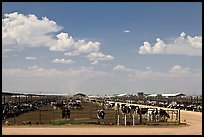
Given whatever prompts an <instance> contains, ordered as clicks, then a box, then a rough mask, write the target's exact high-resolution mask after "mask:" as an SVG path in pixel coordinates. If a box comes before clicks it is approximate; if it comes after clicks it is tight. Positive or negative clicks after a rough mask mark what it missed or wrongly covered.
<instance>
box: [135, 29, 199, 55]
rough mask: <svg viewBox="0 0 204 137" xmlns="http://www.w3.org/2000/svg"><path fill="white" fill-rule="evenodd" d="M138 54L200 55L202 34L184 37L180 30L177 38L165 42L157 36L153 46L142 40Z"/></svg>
mask: <svg viewBox="0 0 204 137" xmlns="http://www.w3.org/2000/svg"><path fill="white" fill-rule="evenodd" d="M139 54H164V55H187V56H202V36H195V37H191V36H187V37H186V34H185V33H184V32H182V33H181V34H180V36H179V37H178V38H175V39H174V40H173V41H170V42H166V43H165V42H164V41H163V40H161V39H160V38H157V39H156V43H155V45H153V46H151V44H150V43H149V42H144V43H143V45H142V46H141V47H140V48H139Z"/></svg>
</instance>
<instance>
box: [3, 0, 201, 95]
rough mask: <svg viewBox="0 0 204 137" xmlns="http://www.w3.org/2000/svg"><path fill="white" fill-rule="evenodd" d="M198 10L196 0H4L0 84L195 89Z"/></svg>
mask: <svg viewBox="0 0 204 137" xmlns="http://www.w3.org/2000/svg"><path fill="white" fill-rule="evenodd" d="M201 11H202V3H199V2H197V3H196V2H186V3H185V2H180V3H173V2H171V3H168V2H165V3H159V2H154V3H151V2H145V3H142V2H139V3H138V2H133V3H131V2H129V3H126V2H122V3H120V2H117V3H106V2H102V3H101V2H100V3H93V2H92V3H91V2H90V3H89V2H84V3H82V2H77V3H74V2H72V3H69V2H66V3H62V2H59V3H57V2H55V3H53V2H52V3H45V2H36V3H31V2H27V3H20V2H18V3H5V2H4V3H3V4H2V19H3V20H5V21H3V20H2V22H3V24H5V25H3V26H2V28H3V29H4V28H5V31H2V34H3V36H2V39H3V44H2V47H3V52H2V53H3V54H2V57H3V63H2V69H3V71H2V73H3V90H26V91H30V92H35V91H36V90H42V91H46V92H58V93H67V94H71V93H74V92H85V93H87V94H95V95H96V94H100V95H105V94H115V92H119V93H137V91H139V90H142V91H144V92H149V93H155V92H160V93H162V92H166V93H175V92H184V93H187V94H194V93H196V94H201V92H202V84H201V81H202V77H201V74H202V68H201V66H202V53H201V52H202V34H201V33H202V25H201V24H202V13H201ZM14 12H17V13H16V14H13V13H14ZM4 14H8V16H7V17H5V16H4ZM12 14H13V15H12ZM29 14H33V15H34V16H35V17H36V18H33V17H29V16H28V15H29ZM42 17H47V19H48V20H49V21H50V22H49V23H47V22H46V20H43V19H42ZM6 18H7V19H8V21H6ZM32 19H33V20H34V21H32ZM52 21H54V22H55V25H53V24H52ZM19 22H20V23H19ZM22 22H23V24H24V26H26V27H23V25H22ZM40 22H41V23H40ZM8 24H9V25H8ZM11 24H13V26H12V25H11ZM46 28H47V29H46ZM27 33H28V34H27ZM30 33H32V34H30ZM47 33H49V35H48V34H47ZM62 33H63V34H62ZM65 33H66V34H68V36H67V37H66V34H65ZM58 34H62V35H60V36H59V37H60V38H58V42H57V38H56V37H57V35H58ZM70 36H72V38H73V40H74V44H73V43H72V44H70V43H66V44H64V43H63V42H65V41H66V42H67V41H69V40H70V39H72V38H70ZM65 37H66V38H65ZM41 38H42V39H41ZM43 38H44V39H43ZM158 38H159V39H158ZM59 39H61V41H60V42H59ZM80 40H85V42H84V43H83V44H80V43H79V42H78V41H80ZM156 40H158V41H156ZM10 41H14V44H13V43H9V42H10ZM88 42H90V43H91V45H89V44H88ZM97 42H98V43H99V46H98V45H97ZM144 42H146V43H144ZM58 44H59V45H60V46H61V47H59V45H58ZM149 44H150V45H151V46H149ZM84 47H86V49H84ZM8 50H11V51H8ZM67 52H70V54H74V53H75V54H77V55H74V56H67V55H65V53H67ZM26 57H27V58H26ZM54 60H55V61H54ZM52 69H55V71H54V72H53V71H52ZM25 72H26V74H24V73H25ZM34 73H42V74H39V76H38V75H31V74H34ZM46 73H47V74H48V75H49V76H51V78H47V75H45V74H46ZM43 74H44V75H43ZM70 75H71V76H70ZM62 76H65V77H62ZM82 76H83V78H81V77H82ZM42 78H44V79H46V81H43V80H42ZM175 80H176V81H178V82H177V83H174V81H175ZM25 81H26V83H27V85H25V84H24V83H25ZM42 82H46V83H48V84H47V85H46V84H44V85H42ZM15 83H16V84H15ZM137 83H138V84H137ZM170 83H171V84H170ZM147 84H148V86H147ZM118 85H120V86H118Z"/></svg>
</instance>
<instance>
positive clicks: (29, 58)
mask: <svg viewBox="0 0 204 137" xmlns="http://www.w3.org/2000/svg"><path fill="white" fill-rule="evenodd" d="M36 59H37V57H25V60H36Z"/></svg>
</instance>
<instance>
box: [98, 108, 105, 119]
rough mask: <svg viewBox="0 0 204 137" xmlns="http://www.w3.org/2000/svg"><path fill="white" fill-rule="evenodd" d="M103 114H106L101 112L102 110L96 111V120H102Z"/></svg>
mask: <svg viewBox="0 0 204 137" xmlns="http://www.w3.org/2000/svg"><path fill="white" fill-rule="evenodd" d="M105 114H106V113H105V112H104V110H102V109H100V110H98V111H97V117H98V119H104V117H105Z"/></svg>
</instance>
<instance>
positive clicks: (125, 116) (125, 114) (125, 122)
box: [125, 114, 127, 126]
mask: <svg viewBox="0 0 204 137" xmlns="http://www.w3.org/2000/svg"><path fill="white" fill-rule="evenodd" d="M126 122H127V118H126V114H125V126H126Z"/></svg>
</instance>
